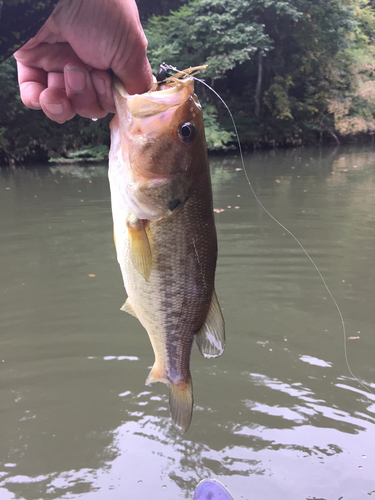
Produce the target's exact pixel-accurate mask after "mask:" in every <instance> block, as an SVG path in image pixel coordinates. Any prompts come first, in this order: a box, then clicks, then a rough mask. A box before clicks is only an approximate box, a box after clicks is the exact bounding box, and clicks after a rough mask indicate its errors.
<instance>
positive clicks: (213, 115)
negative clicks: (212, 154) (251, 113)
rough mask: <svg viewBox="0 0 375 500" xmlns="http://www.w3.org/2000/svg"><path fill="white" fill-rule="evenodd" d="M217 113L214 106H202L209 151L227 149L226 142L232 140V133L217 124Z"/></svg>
mask: <svg viewBox="0 0 375 500" xmlns="http://www.w3.org/2000/svg"><path fill="white" fill-rule="evenodd" d="M217 115H218V113H217V110H216V108H215V106H212V105H207V106H204V107H203V118H204V128H205V133H206V142H207V147H208V149H209V150H210V151H215V150H223V149H227V144H228V143H229V142H231V141H233V140H234V133H232V132H228V131H227V130H224V129H223V128H221V127H220V126H219V123H218V116H217Z"/></svg>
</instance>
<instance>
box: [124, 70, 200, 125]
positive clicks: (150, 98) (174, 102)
mask: <svg viewBox="0 0 375 500" xmlns="http://www.w3.org/2000/svg"><path fill="white" fill-rule="evenodd" d="M169 80H170V81H169ZM169 80H168V85H167V86H165V85H164V86H162V87H161V86H160V85H157V84H155V85H156V87H155V85H153V86H152V87H151V89H150V90H149V91H148V92H146V93H144V94H133V95H130V94H128V93H127V92H126V90H125V88H124V86H123V85H122V83H121V82H120V81H119V80H118V79H116V80H115V82H114V86H115V89H116V90H117V91H118V93H119V94H120V96H121V97H123V98H124V99H126V105H127V111H128V113H129V114H130V115H131V116H132V117H133V118H138V119H142V118H150V117H154V116H156V115H160V114H164V113H165V112H167V113H165V114H167V115H170V114H173V112H174V110H175V109H177V108H178V107H179V106H181V104H183V103H184V102H186V101H187V99H189V97H190V96H193V95H194V79H193V77H192V76H187V77H186V78H184V79H183V80H179V79H178V78H176V79H173V77H172V78H170V79H169Z"/></svg>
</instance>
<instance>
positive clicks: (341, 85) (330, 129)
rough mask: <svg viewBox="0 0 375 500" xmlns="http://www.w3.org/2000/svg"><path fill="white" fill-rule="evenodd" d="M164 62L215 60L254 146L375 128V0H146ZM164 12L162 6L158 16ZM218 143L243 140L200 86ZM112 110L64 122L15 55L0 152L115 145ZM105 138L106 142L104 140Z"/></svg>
mask: <svg viewBox="0 0 375 500" xmlns="http://www.w3.org/2000/svg"><path fill="white" fill-rule="evenodd" d="M138 5H139V7H140V11H141V12H140V15H141V19H142V20H143V22H144V23H146V22H147V24H145V30H146V35H147V38H148V40H149V52H148V53H149V58H150V62H151V65H152V67H153V69H154V71H156V70H157V68H158V67H159V65H160V64H161V63H162V62H163V61H165V62H167V63H168V64H171V65H173V66H176V67H177V68H180V69H185V68H187V67H189V66H198V65H203V64H208V67H207V69H206V70H205V71H204V72H202V73H201V74H200V75H199V77H200V78H204V79H205V80H206V81H207V82H208V83H209V84H210V85H211V86H212V87H214V88H215V91H216V92H218V93H219V94H220V95H221V96H222V97H223V99H224V100H225V101H226V102H227V104H228V105H229V107H230V109H231V110H232V113H233V114H234V116H235V120H236V123H237V126H238V129H239V133H240V136H241V139H242V141H243V143H244V145H245V146H246V145H247V146H253V147H263V146H275V145H278V146H282V145H293V144H302V143H308V142H317V141H322V140H325V139H328V140H332V138H334V140H335V141H337V140H338V137H337V136H338V135H339V136H341V137H348V136H349V137H353V136H355V135H362V136H365V135H366V134H370V135H372V134H373V132H374V131H375V63H374V60H375V10H374V9H375V0H288V1H286V0H192V1H190V2H188V1H186V0H161V1H160V2H151V0H138ZM152 14H155V15H152ZM197 92H198V95H199V98H200V101H201V102H202V105H203V110H204V118H205V129H206V138H207V144H208V147H209V149H214V150H217V149H226V148H228V146H232V147H233V144H234V143H235V138H234V134H233V126H232V124H231V121H230V119H229V118H228V114H227V111H226V110H225V109H224V107H223V105H222V104H221V102H220V101H219V100H218V99H217V98H216V97H215V96H214V94H212V93H210V92H209V91H208V89H207V88H205V87H203V86H199V85H197ZM109 119H110V118H109V117H107V118H105V119H102V120H98V121H97V122H95V123H94V122H92V121H91V120H87V119H83V118H79V117H77V118H75V119H73V120H71V121H70V122H67V123H65V124H64V125H58V124H56V123H54V122H51V121H50V120H49V119H47V118H46V117H45V116H44V114H43V113H42V112H41V111H40V112H36V111H31V110H28V109H27V108H25V106H23V104H22V103H21V101H20V99H19V96H18V85H17V82H16V72H15V65H14V61H13V60H9V61H7V62H5V63H4V64H2V65H1V66H0V161H3V162H4V161H8V162H10V163H12V162H15V161H24V160H25V159H29V160H36V159H38V160H40V159H47V158H49V157H54V158H56V157H58V158H60V159H61V158H65V159H66V160H67V161H69V160H71V159H72V154H73V155H74V154H76V152H77V156H76V158H82V159H85V158H87V156H88V155H94V157H95V156H96V155H97V157H100V156H101V155H105V154H106V148H107V147H108V145H109V128H108V124H109ZM102 145H104V146H105V148H102Z"/></svg>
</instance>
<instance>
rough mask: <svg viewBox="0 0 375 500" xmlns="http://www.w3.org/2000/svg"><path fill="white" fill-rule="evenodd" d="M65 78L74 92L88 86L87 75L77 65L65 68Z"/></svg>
mask: <svg viewBox="0 0 375 500" xmlns="http://www.w3.org/2000/svg"><path fill="white" fill-rule="evenodd" d="M65 78H66V80H67V83H68V86H69V87H70V89H71V90H73V91H74V92H82V90H84V89H85V88H86V75H85V73H84V72H83V71H81V70H80V69H79V68H76V67H75V66H68V67H67V68H65Z"/></svg>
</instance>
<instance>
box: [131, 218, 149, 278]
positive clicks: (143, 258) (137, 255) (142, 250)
mask: <svg viewBox="0 0 375 500" xmlns="http://www.w3.org/2000/svg"><path fill="white" fill-rule="evenodd" d="M146 223H147V221H145V220H142V219H137V218H136V217H132V218H129V219H128V220H127V222H126V225H127V227H128V231H129V239H130V256H131V260H132V262H133V265H134V267H135V268H136V269H137V271H138V272H140V273H141V274H142V276H143V277H144V279H145V280H146V281H148V279H149V277H150V273H151V266H152V255H151V247H150V242H149V240H148V237H147V233H146V229H145V224H146Z"/></svg>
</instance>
